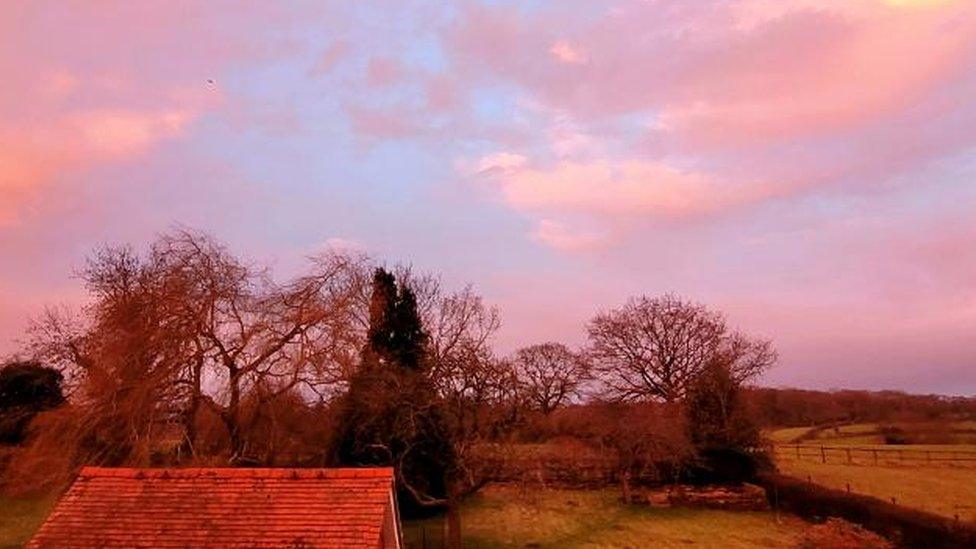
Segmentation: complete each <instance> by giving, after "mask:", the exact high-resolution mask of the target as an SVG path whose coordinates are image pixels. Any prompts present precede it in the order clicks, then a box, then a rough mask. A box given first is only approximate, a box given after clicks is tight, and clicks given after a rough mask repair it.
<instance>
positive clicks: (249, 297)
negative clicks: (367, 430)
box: [33, 230, 361, 461]
mask: <svg viewBox="0 0 976 549" xmlns="http://www.w3.org/2000/svg"><path fill="white" fill-rule="evenodd" d="M360 267H361V265H360V263H359V261H358V259H356V258H350V257H347V256H342V255H336V254H332V255H328V256H322V257H319V258H316V259H315V260H314V261H313V262H312V268H311V270H310V273H309V274H307V275H305V276H301V277H298V278H296V279H294V280H292V281H290V282H287V283H284V284H278V283H276V282H274V281H272V280H271V279H270V277H269V276H268V275H267V274H266V273H265V272H264V271H262V270H260V269H256V268H254V267H251V266H248V265H245V264H243V263H242V262H240V261H239V260H238V259H237V258H235V257H233V256H232V255H231V254H230V253H228V252H227V250H226V249H225V248H224V247H223V246H221V245H220V244H219V243H217V242H215V241H214V240H213V239H211V238H210V237H208V236H206V235H202V234H199V233H194V232H191V231H185V230H179V231H175V232H173V233H171V234H167V235H164V236H162V237H161V238H159V239H158V240H157V241H156V242H155V243H154V244H153V246H152V247H151V249H150V251H149V253H148V254H147V255H146V256H145V257H139V256H137V255H136V254H134V253H133V252H132V251H131V250H129V249H128V248H109V249H106V250H101V251H99V252H97V253H96V254H95V255H94V256H93V257H92V259H91V260H90V261H89V263H88V266H87V267H86V269H85V270H84V271H83V272H82V273H81V274H82V278H83V279H84V280H85V282H86V285H87V287H88V289H89V291H90V293H91V296H92V304H91V305H89V306H88V307H87V308H86V309H85V311H84V313H85V314H84V315H83V317H84V318H85V321H84V322H71V321H70V319H68V318H66V317H65V316H64V315H60V314H55V313H51V314H49V315H48V316H47V317H46V318H44V319H43V320H42V321H41V322H39V323H37V325H36V326H35V328H34V330H33V340H34V351H35V354H36V355H38V356H41V357H43V358H45V359H46V360H48V361H49V362H50V363H53V364H56V365H58V366H60V367H61V368H62V369H63V370H65V371H68V372H69V373H70V374H71V375H70V376H68V377H69V379H72V380H74V379H77V380H80V381H79V382H78V385H79V386H80V387H82V388H83V391H82V392H81V393H80V394H79V395H78V396H77V398H75V399H74V401H75V403H77V404H81V405H83V407H84V409H86V410H91V411H92V413H95V414H96V415H97V414H98V413H99V412H98V409H99V408H98V406H99V403H101V402H103V401H104V402H106V403H108V404H106V406H109V408H110V409H112V410H114V409H115V408H118V403H119V402H122V401H125V402H128V403H129V404H128V406H129V407H130V409H128V410H126V411H125V413H124V414H122V416H120V417H124V418H125V419H126V421H130V422H131V421H138V422H139V424H138V425H130V426H129V427H127V428H125V429H118V430H117V431H118V432H120V433H122V432H125V433H132V435H131V437H135V438H139V439H141V440H149V436H148V435H145V433H154V436H157V437H158V436H159V433H162V432H164V431H165V429H161V428H160V426H167V425H174V424H176V425H179V424H182V425H183V427H184V429H183V430H184V439H185V443H186V444H185V446H186V447H187V449H188V450H190V451H192V450H193V448H194V446H195V444H196V424H197V416H198V413H199V412H200V410H201V409H202V408H204V407H205V408H208V409H210V410H212V411H213V412H214V413H215V414H216V415H217V416H218V417H219V418H220V420H221V422H222V423H223V424H224V426H225V427H226V430H227V436H228V438H229V441H230V454H231V459H232V460H234V461H237V460H240V459H241V458H242V457H243V456H244V453H245V450H246V442H247V437H246V431H247V429H248V427H249V425H248V424H247V423H246V422H245V418H244V417H243V414H242V408H243V402H244V396H245V393H247V394H248V398H249V403H248V407H249V409H250V410H252V413H251V414H250V415H249V417H250V421H252V422H253V421H258V420H260V419H261V417H262V413H261V411H262V408H263V407H265V406H267V405H268V404H269V403H271V402H272V401H274V400H275V399H277V398H279V397H282V396H286V395H289V394H290V393H293V392H294V391H296V390H298V389H303V390H309V391H315V392H317V393H322V392H325V391H335V390H336V386H338V385H340V384H341V383H342V382H343V380H344V379H346V378H347V372H348V370H349V369H350V368H351V367H352V366H351V365H352V360H353V358H352V357H353V356H355V355H357V354H358V346H359V342H360V341H361V337H360V336H359V334H358V333H357V331H356V325H355V322H354V321H353V315H354V313H355V311H356V309H355V296H356V295H357V293H358V292H359V287H358V278H357V273H358V272H359V270H360ZM123 397H124V398H123ZM125 399H128V400H125ZM113 406H114V407H115V408H112V407H113ZM131 437H130V438H131ZM147 444H148V443H147ZM143 446H146V444H143Z"/></svg>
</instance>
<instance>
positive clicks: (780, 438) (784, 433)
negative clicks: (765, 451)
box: [766, 427, 813, 443]
mask: <svg viewBox="0 0 976 549" xmlns="http://www.w3.org/2000/svg"><path fill="white" fill-rule="evenodd" d="M811 429H813V427H787V428H785V429H774V430H771V431H768V432H766V438H768V439H769V440H770V441H771V442H775V443H792V442H796V440H797V439H798V438H800V437H802V436H803V435H805V434H807V433H809V432H810V430H811Z"/></svg>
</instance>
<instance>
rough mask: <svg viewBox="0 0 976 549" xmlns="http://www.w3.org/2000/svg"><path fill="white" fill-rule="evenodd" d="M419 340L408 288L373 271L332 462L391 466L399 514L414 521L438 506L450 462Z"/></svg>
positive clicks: (419, 327)
mask: <svg viewBox="0 0 976 549" xmlns="http://www.w3.org/2000/svg"><path fill="white" fill-rule="evenodd" d="M426 345H427V335H426V334H425V332H424V330H423V325H422V323H421V320H420V317H419V315H418V313H417V301H416V298H415V296H414V294H413V292H412V291H410V289H409V288H399V289H398V288H397V284H396V279H395V277H394V276H393V275H392V274H390V273H388V272H387V271H385V270H384V269H377V270H376V273H375V275H374V277H373V293H372V296H371V299H370V325H369V330H368V332H367V337H366V344H365V346H364V347H363V351H362V363H361V365H360V369H359V371H358V372H357V374H356V375H355V376H354V377H353V378H352V380H350V384H349V392H348V393H347V394H346V395H345V397H344V399H343V402H342V404H341V408H340V414H339V425H338V429H337V440H336V444H335V459H336V461H337V462H338V463H339V464H341V465H345V466H362V465H374V466H393V467H395V468H396V474H397V490H398V494H399V500H400V502H401V508H402V510H403V511H404V513H405V514H407V515H418V514H422V511H423V510H424V509H427V508H431V507H434V506H436V505H437V504H440V503H443V502H444V501H446V498H447V496H448V484H449V477H450V475H451V474H453V471H454V463H455V456H454V450H453V445H452V444H451V440H450V434H449V430H448V429H447V425H446V423H445V420H444V416H443V412H442V409H441V403H440V399H439V397H438V395H437V391H436V389H435V388H434V385H433V383H432V381H431V380H430V378H429V377H428V376H427V372H426V369H425V362H426V360H425V349H426Z"/></svg>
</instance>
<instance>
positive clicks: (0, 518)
mask: <svg viewBox="0 0 976 549" xmlns="http://www.w3.org/2000/svg"><path fill="white" fill-rule="evenodd" d="M55 500H56V498H54V497H48V498H36V499H11V498H4V497H0V547H3V548H6V547H20V546H22V545H23V544H24V543H25V542H26V541H27V540H28V539H29V538H30V537H31V535H32V534H33V533H34V531H35V530H37V527H38V526H40V525H41V522H43V521H44V517H46V516H47V512H48V511H49V510H50V509H51V506H53V505H54V502H55Z"/></svg>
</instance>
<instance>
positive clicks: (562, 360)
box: [512, 342, 590, 414]
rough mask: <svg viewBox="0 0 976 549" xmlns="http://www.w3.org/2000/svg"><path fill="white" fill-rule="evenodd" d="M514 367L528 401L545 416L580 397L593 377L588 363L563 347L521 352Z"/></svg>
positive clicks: (535, 347) (544, 346)
mask: <svg viewBox="0 0 976 549" xmlns="http://www.w3.org/2000/svg"><path fill="white" fill-rule="evenodd" d="M512 363H513V364H514V366H515V371H516V373H517V374H518V377H519V381H520V383H521V384H522V387H523V390H524V391H525V396H526V399H527V400H528V401H529V402H530V403H531V404H532V406H533V407H534V408H535V409H537V410H539V411H541V412H542V413H543V414H549V413H550V412H552V411H553V410H555V409H556V408H558V407H559V406H562V405H563V404H566V403H567V402H569V401H570V400H572V399H573V398H576V397H578V396H580V394H581V391H582V388H583V384H584V383H586V381H587V380H588V379H589V376H590V367H589V363H588V362H587V361H586V359H585V358H584V357H583V356H581V355H580V354H578V353H574V352H573V351H571V350H569V348H567V347H566V346H565V345H563V344H561V343H552V342H550V343H542V344H539V345H532V346H530V347H524V348H522V349H519V350H518V351H516V353H515V357H514V358H513V359H512Z"/></svg>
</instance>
